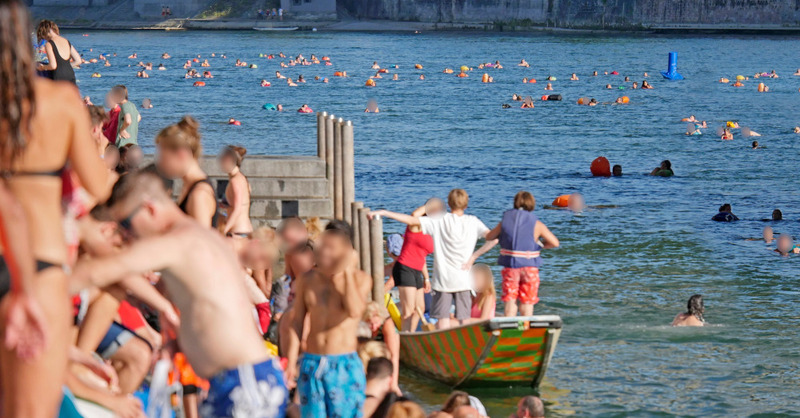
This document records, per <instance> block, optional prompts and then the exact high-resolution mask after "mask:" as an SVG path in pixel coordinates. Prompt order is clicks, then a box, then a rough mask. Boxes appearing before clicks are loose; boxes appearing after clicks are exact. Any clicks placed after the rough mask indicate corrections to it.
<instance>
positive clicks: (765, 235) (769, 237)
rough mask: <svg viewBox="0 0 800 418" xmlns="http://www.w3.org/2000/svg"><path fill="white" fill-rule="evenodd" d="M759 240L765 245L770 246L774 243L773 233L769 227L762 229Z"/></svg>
mask: <svg viewBox="0 0 800 418" xmlns="http://www.w3.org/2000/svg"><path fill="white" fill-rule="evenodd" d="M761 238H762V239H763V240H764V243H766V244H772V242H773V241H775V232H774V231H773V230H772V227H771V226H765V227H764V230H763V231H761Z"/></svg>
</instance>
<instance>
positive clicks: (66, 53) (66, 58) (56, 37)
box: [36, 20, 81, 84]
mask: <svg viewBox="0 0 800 418" xmlns="http://www.w3.org/2000/svg"><path fill="white" fill-rule="evenodd" d="M36 37H37V38H38V39H39V42H40V43H41V42H42V41H45V42H46V43H45V44H44V50H45V53H46V54H47V64H39V65H38V66H37V67H36V70H37V71H40V72H44V74H46V76H47V78H50V79H51V80H54V81H69V82H70V83H72V84H75V71H74V70H73V69H72V64H71V63H70V60H72V61H73V62H75V63H76V65H80V63H81V55H80V54H79V53H78V51H77V50H76V49H75V47H73V46H72V44H71V43H70V42H69V41H68V40H67V38H65V37H63V36H61V35H60V34H59V30H58V25H56V24H55V22H53V21H52V20H42V21H41V22H39V26H37V27H36Z"/></svg>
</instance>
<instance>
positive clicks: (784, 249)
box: [775, 234, 800, 257]
mask: <svg viewBox="0 0 800 418" xmlns="http://www.w3.org/2000/svg"><path fill="white" fill-rule="evenodd" d="M775 252H776V253H778V254H780V255H782V256H784V257H786V256H788V255H789V254H800V247H797V246H796V245H794V242H792V237H791V236H789V235H786V234H781V236H779V237H778V248H776V249H775Z"/></svg>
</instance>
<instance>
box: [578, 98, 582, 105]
mask: <svg viewBox="0 0 800 418" xmlns="http://www.w3.org/2000/svg"><path fill="white" fill-rule="evenodd" d="M578 104H579V105H582V104H583V97H581V98H580V99H578Z"/></svg>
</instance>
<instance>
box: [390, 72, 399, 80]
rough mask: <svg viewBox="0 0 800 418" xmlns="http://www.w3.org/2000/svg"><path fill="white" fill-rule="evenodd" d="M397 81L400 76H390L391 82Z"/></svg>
mask: <svg viewBox="0 0 800 418" xmlns="http://www.w3.org/2000/svg"><path fill="white" fill-rule="evenodd" d="M399 79H400V76H399V75H397V73H394V75H393V76H392V80H393V81H397V80H399Z"/></svg>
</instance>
